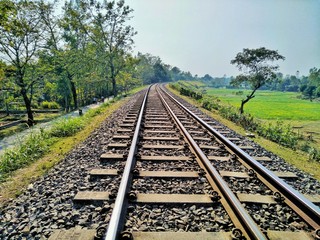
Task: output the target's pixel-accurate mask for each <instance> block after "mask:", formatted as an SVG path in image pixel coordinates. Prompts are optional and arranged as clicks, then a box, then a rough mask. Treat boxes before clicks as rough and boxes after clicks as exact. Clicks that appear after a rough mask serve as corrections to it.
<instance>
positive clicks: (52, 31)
mask: <svg viewBox="0 0 320 240" xmlns="http://www.w3.org/2000/svg"><path fill="white" fill-rule="evenodd" d="M57 6H58V1H56V0H51V1H43V0H24V1H19V0H0V105H1V108H2V109H6V111H7V112H9V110H10V109H11V108H12V107H13V105H17V106H19V105H21V106H22V107H23V108H24V109H26V111H27V116H28V124H29V125H33V124H34V116H33V108H36V107H38V106H39V105H41V104H42V103H43V102H46V103H48V102H49V103H57V104H52V105H53V106H56V105H59V106H61V107H62V108H64V109H65V110H66V111H69V110H71V109H77V108H79V107H80V106H83V105H86V104H88V103H91V102H92V99H96V98H100V97H106V96H110V95H113V96H114V97H116V96H117V95H118V94H119V92H125V91H128V90H129V89H130V88H132V87H134V86H137V85H141V84H143V83H144V84H149V83H155V82H166V81H172V80H177V79H193V76H192V74H191V73H190V72H183V71H181V70H180V69H179V68H178V67H171V66H170V65H167V64H165V63H163V62H162V60H161V59H160V58H159V57H155V56H152V55H150V54H142V53H139V54H138V55H137V56H133V54H132V48H133V44H134V42H133V37H134V36H135V35H136V34H137V32H136V31H135V30H134V28H133V27H132V26H130V25H129V24H128V22H129V20H130V19H131V18H132V12H133V10H132V9H131V8H130V7H129V6H127V5H126V4H125V1H124V0H119V1H98V0H71V1H65V2H64V5H63V7H62V9H61V12H60V11H59V12H57V11H56V8H57Z"/></svg>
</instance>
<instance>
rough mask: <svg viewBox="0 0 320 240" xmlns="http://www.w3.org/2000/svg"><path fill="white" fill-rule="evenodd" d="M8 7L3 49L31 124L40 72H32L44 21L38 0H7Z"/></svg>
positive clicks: (0, 26) (0, 39) (0, 32)
mask: <svg viewBox="0 0 320 240" xmlns="http://www.w3.org/2000/svg"><path fill="white" fill-rule="evenodd" d="M6 2H7V3H8V2H9V3H10V4H8V6H9V8H0V10H1V12H0V15H1V16H5V17H3V18H1V21H0V52H1V57H2V58H3V60H4V61H6V62H7V63H9V64H10V65H12V67H13V68H14V74H13V78H14V82H15V84H16V85H17V86H18V87H19V89H20V94H21V96H22V98H23V101H24V104H25V107H26V110H27V116H28V121H27V123H28V125H29V126H31V125H33V123H34V120H33V113H32V110H31V102H32V96H33V88H34V86H35V84H36V83H37V82H39V81H41V80H42V77H41V76H37V75H34V74H32V72H33V70H34V68H33V66H34V64H35V62H36V59H37V53H38V52H39V50H40V49H41V48H42V45H43V38H42V36H43V31H44V25H43V22H42V21H41V17H40V16H39V12H38V9H39V5H38V4H39V2H33V1H18V2H15V1H9V0H8V1H6Z"/></svg>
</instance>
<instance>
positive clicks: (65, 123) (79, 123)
mask: <svg viewBox="0 0 320 240" xmlns="http://www.w3.org/2000/svg"><path fill="white" fill-rule="evenodd" d="M84 126H85V119H84V118H81V117H77V118H68V119H63V120H60V121H57V122H56V123H55V124H54V125H53V126H52V128H51V130H50V132H49V134H50V136H53V137H69V136H72V135H74V134H75V133H77V132H79V131H80V130H81V129H83V128H84Z"/></svg>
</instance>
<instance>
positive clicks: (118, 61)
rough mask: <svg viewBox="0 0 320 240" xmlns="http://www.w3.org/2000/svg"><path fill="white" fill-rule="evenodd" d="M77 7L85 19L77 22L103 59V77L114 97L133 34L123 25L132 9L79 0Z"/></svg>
mask: <svg viewBox="0 0 320 240" xmlns="http://www.w3.org/2000/svg"><path fill="white" fill-rule="evenodd" d="M79 7H80V9H81V11H82V12H85V13H86V16H87V19H85V20H84V19H80V18H78V21H79V23H80V24H81V26H82V30H84V31H85V32H86V33H87V34H88V36H89V38H90V39H91V40H92V41H93V42H94V44H95V45H96V48H97V50H98V52H99V54H100V59H104V60H105V70H106V72H107V73H108V74H107V77H108V78H109V79H110V80H111V82H112V87H113V95H114V96H117V92H118V91H117V82H116V79H117V78H116V77H117V75H118V74H119V73H120V71H121V70H122V69H123V68H124V67H125V56H126V54H127V52H129V51H131V50H132V44H133V39H132V37H133V36H134V35H135V34H136V32H135V31H134V29H133V27H132V26H130V25H127V22H128V20H130V19H131V16H130V15H131V13H132V11H133V10H132V9H131V8H130V7H129V6H127V5H125V2H124V0H119V1H117V2H116V1H103V2H102V3H101V2H100V1H98V0H79ZM107 80H108V79H107Z"/></svg>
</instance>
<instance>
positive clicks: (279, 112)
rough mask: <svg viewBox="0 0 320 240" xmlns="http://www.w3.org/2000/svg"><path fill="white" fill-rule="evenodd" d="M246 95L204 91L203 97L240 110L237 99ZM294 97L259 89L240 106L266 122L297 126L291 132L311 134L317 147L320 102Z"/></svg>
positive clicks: (294, 94) (319, 138)
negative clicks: (253, 96)
mask: <svg viewBox="0 0 320 240" xmlns="http://www.w3.org/2000/svg"><path fill="white" fill-rule="evenodd" d="M240 91H242V92H243V93H242V95H239V92H240ZM237 93H238V94H237ZM248 93H249V91H247V90H237V89H216V88H209V89H207V94H209V95H211V96H216V97H218V98H219V99H220V100H221V101H222V102H224V103H228V104H230V105H233V106H235V107H240V103H241V99H244V98H245V97H246V94H248ZM298 95H299V93H292V92H276V91H262V90H260V91H257V92H256V94H255V96H256V97H255V98H253V99H251V100H250V101H249V102H248V103H247V104H246V105H245V106H244V111H245V112H247V113H250V114H251V115H253V116H254V117H256V118H258V119H261V120H263V121H266V122H275V121H277V120H281V121H283V122H284V123H287V124H290V125H291V126H292V127H301V129H299V130H298V129H297V130H295V131H300V133H302V134H304V135H305V136H307V135H310V133H309V132H315V133H313V134H312V138H313V139H314V140H315V141H316V143H319V144H320V102H310V101H307V100H303V99H299V98H297V97H298Z"/></svg>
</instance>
